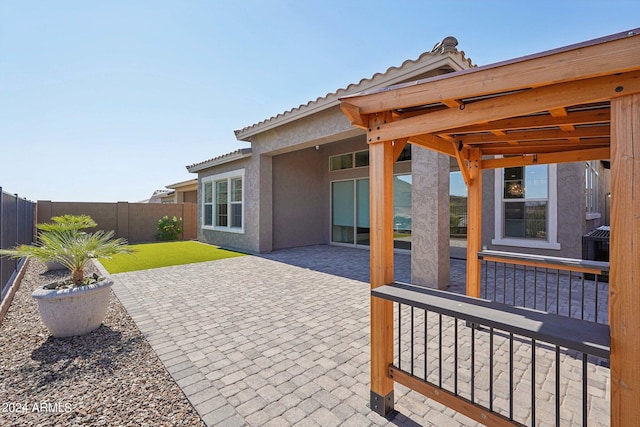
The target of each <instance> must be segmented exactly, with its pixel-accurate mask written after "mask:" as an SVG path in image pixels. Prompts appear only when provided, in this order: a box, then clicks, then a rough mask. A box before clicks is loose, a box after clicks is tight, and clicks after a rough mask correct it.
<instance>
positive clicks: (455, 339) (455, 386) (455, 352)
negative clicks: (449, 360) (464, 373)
mask: <svg viewBox="0 0 640 427" xmlns="http://www.w3.org/2000/svg"><path fill="white" fill-rule="evenodd" d="M453 394H455V395H456V396H457V395H458V319H453Z"/></svg>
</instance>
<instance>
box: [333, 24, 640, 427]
mask: <svg viewBox="0 0 640 427" xmlns="http://www.w3.org/2000/svg"><path fill="white" fill-rule="evenodd" d="M341 102H342V104H341V107H342V110H343V112H344V113H345V114H346V115H347V116H348V118H349V119H350V121H351V123H352V124H353V125H354V126H357V127H360V128H363V129H366V131H367V141H368V143H369V156H370V198H371V199H370V206H371V212H370V214H371V217H370V224H371V288H372V289H373V288H376V287H379V286H383V285H387V284H392V283H393V282H394V277H393V204H392V203H390V200H393V164H394V162H395V159H396V158H397V156H398V154H399V153H400V152H401V151H402V148H403V147H404V145H405V144H406V143H407V142H410V143H411V144H414V145H417V146H420V147H424V148H427V149H430V150H434V151H436V152H439V153H443V154H446V155H448V156H451V157H454V158H455V159H456V160H457V162H458V165H459V166H460V170H461V172H462V176H463V178H464V181H465V183H466V184H467V186H468V212H469V218H468V248H467V295H469V296H473V297H479V296H480V271H481V265H480V260H479V259H478V252H480V250H481V224H482V220H481V216H482V171H483V170H485V169H494V168H504V167H516V166H525V165H534V164H551V163H563V162H585V161H590V160H604V159H610V161H611V240H610V279H609V323H610V332H611V353H610V356H611V358H610V366H611V425H612V426H628V425H635V424H636V423H637V422H638V419H640V29H635V30H632V31H628V32H624V33H620V34H615V35H611V36H608V37H604V38H600V39H596V40H592V41H589V42H585V43H580V44H576V45H572V46H567V47H564V48H560V49H556V50H552V51H548V52H543V53H540V54H536V55H531V56H527V57H523V58H518V59H514V60H510V61H505V62H501V63H497V64H493V65H489V66H484V67H478V68H473V69H469V70H464V71H460V72H455V73H451V74H446V75H443V76H438V77H435V78H430V79H425V80H420V81H416V82H411V83H406V84H401V85H397V86H393V87H389V88H385V89H381V90H376V91H371V92H368V93H361V94H356V95H353V96H348V97H345V98H342V99H341ZM392 362H393V304H392V302H390V301H387V300H383V299H380V298H376V297H372V298H371V392H372V400H374V399H382V400H384V399H388V398H389V396H393V388H394V381H393V379H392V378H390V376H389V374H388V368H389V365H390V364H391V363H392Z"/></svg>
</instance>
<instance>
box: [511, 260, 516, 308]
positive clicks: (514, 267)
mask: <svg viewBox="0 0 640 427" xmlns="http://www.w3.org/2000/svg"><path fill="white" fill-rule="evenodd" d="M512 305H516V265H515V264H513V304H512Z"/></svg>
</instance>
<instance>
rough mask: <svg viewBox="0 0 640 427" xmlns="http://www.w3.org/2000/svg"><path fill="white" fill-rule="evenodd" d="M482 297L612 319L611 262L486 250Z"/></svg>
mask: <svg viewBox="0 0 640 427" xmlns="http://www.w3.org/2000/svg"><path fill="white" fill-rule="evenodd" d="M478 258H479V259H480V260H481V262H482V273H481V292H480V296H481V297H482V298H484V299H488V300H491V301H497V302H501V303H504V304H508V305H513V306H518V307H528V308H533V309H536V310H542V311H546V312H549V313H554V314H558V315H561V316H567V317H573V318H578V319H583V320H588V321H591V322H596V323H608V313H607V311H608V302H609V283H608V279H609V275H608V273H609V263H607V262H600V261H586V260H581V259H573V258H558V257H544V256H538V255H527V254H520V253H512V252H499V251H482V252H479V253H478Z"/></svg>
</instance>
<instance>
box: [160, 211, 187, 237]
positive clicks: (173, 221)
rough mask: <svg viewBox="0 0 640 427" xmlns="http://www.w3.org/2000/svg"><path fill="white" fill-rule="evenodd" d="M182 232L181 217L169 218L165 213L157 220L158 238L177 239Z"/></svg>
mask: <svg viewBox="0 0 640 427" xmlns="http://www.w3.org/2000/svg"><path fill="white" fill-rule="evenodd" d="M180 233H182V218H176V217H175V215H174V217H173V218H169V217H168V216H167V215H165V216H163V217H162V218H160V219H159V220H158V234H156V237H157V238H158V240H163V241H169V240H177V239H178V236H179V235H180Z"/></svg>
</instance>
